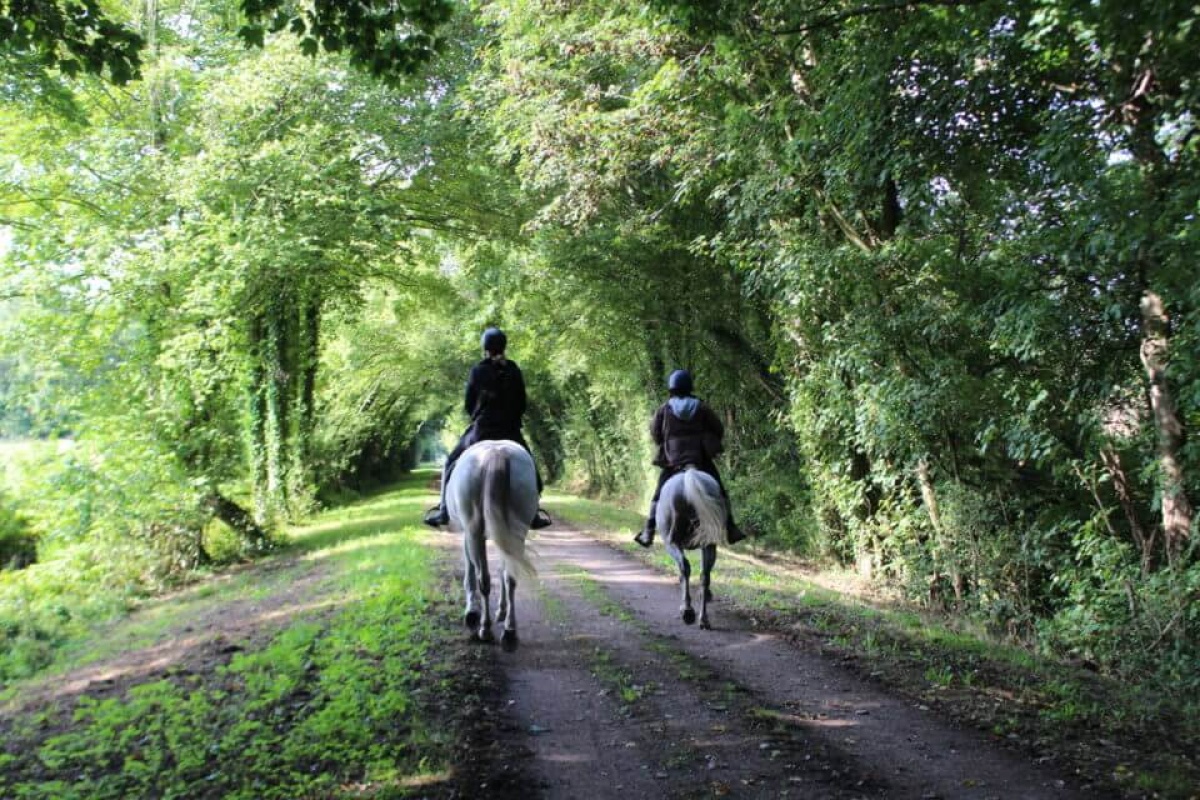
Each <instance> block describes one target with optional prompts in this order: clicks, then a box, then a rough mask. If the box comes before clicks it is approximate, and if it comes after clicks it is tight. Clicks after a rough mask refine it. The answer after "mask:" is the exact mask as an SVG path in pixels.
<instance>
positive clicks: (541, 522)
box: [529, 507, 554, 530]
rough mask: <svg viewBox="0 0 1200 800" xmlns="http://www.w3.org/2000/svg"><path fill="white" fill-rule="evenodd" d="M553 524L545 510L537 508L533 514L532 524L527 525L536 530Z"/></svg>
mask: <svg viewBox="0 0 1200 800" xmlns="http://www.w3.org/2000/svg"><path fill="white" fill-rule="evenodd" d="M553 524H554V520H552V519H550V515H549V514H547V513H546V510H545V509H543V508H540V507H539V508H538V510H537V512H536V513H534V515H533V522H531V523H529V527H530V528H532V529H534V530H538V529H539V528H546V527H549V526H551V525H553Z"/></svg>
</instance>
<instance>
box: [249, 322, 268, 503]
mask: <svg viewBox="0 0 1200 800" xmlns="http://www.w3.org/2000/svg"><path fill="white" fill-rule="evenodd" d="M247 338H249V340H250V342H249V344H250V377H249V386H247V394H248V396H247V405H248V406H249V417H250V429H249V431H248V432H247V438H248V439H249V449H250V482H251V487H252V489H253V492H254V519H255V520H256V521H257V522H258V523H259V524H263V523H265V522H266V521H267V518H268V517H269V516H270V503H269V500H268V495H267V396H266V385H265V384H266V376H265V370H264V369H263V352H262V348H263V339H264V338H265V337H264V336H263V321H262V318H261V317H258V316H255V317H253V318H252V319H251V320H250V325H249V330H248V334H247Z"/></svg>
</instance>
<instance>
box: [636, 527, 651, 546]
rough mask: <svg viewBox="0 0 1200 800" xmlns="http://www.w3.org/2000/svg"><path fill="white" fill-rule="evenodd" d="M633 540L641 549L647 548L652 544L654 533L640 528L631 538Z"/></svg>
mask: <svg viewBox="0 0 1200 800" xmlns="http://www.w3.org/2000/svg"><path fill="white" fill-rule="evenodd" d="M633 540H634V541H635V542H637V543H638V544H640V545H641V546H642V547H649V546H650V545H652V544H654V531H652V530H650V529H649V528H642V529H641V530H640V531H638V532H637V535H636V536H634V537H633Z"/></svg>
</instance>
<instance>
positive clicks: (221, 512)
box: [204, 492, 270, 551]
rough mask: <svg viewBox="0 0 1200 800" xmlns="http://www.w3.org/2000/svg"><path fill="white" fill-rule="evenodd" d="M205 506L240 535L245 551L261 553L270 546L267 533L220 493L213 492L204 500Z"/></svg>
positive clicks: (248, 514)
mask: <svg viewBox="0 0 1200 800" xmlns="http://www.w3.org/2000/svg"><path fill="white" fill-rule="evenodd" d="M204 503H205V506H206V507H207V508H208V510H209V511H210V512H211V513H212V515H213V516H214V517H216V518H217V519H219V520H221V522H224V523H225V524H226V525H228V526H229V527H230V528H232V529H233V530H235V531H237V532H238V534H239V535H241V537H242V540H243V541H244V542H245V543H246V545H247V549H249V550H251V551H263V550H266V549H268V547H269V546H270V539H269V538H268V536H267V532H266V531H265V530H263V529H262V527H261V526H259V524H258V523H256V522H255V521H254V517H253V516H252V515H251V514H250V512H249V511H247V510H246V509H244V508H242V507H241V506H239V505H238V504H237V503H235V502H233V501H232V500H230V499H229V498H228V497H225V496H224V495H222V494H221V493H220V492H213V493H212V494H210V495H209V496H208V497H207V498H205V501H204Z"/></svg>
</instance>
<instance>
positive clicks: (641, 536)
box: [633, 503, 658, 547]
mask: <svg viewBox="0 0 1200 800" xmlns="http://www.w3.org/2000/svg"><path fill="white" fill-rule="evenodd" d="M657 507H658V503H651V504H650V516H648V517H646V524H645V525H643V526H642V529H641V530H640V531H638V533H637V535H636V536H634V537H633V540H634V541H635V542H637V543H638V544H640V545H641V546H642V547H649V546H650V545H652V544H654V528H655V525H656V523H655V521H654V513H655V510H656V508H657Z"/></svg>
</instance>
